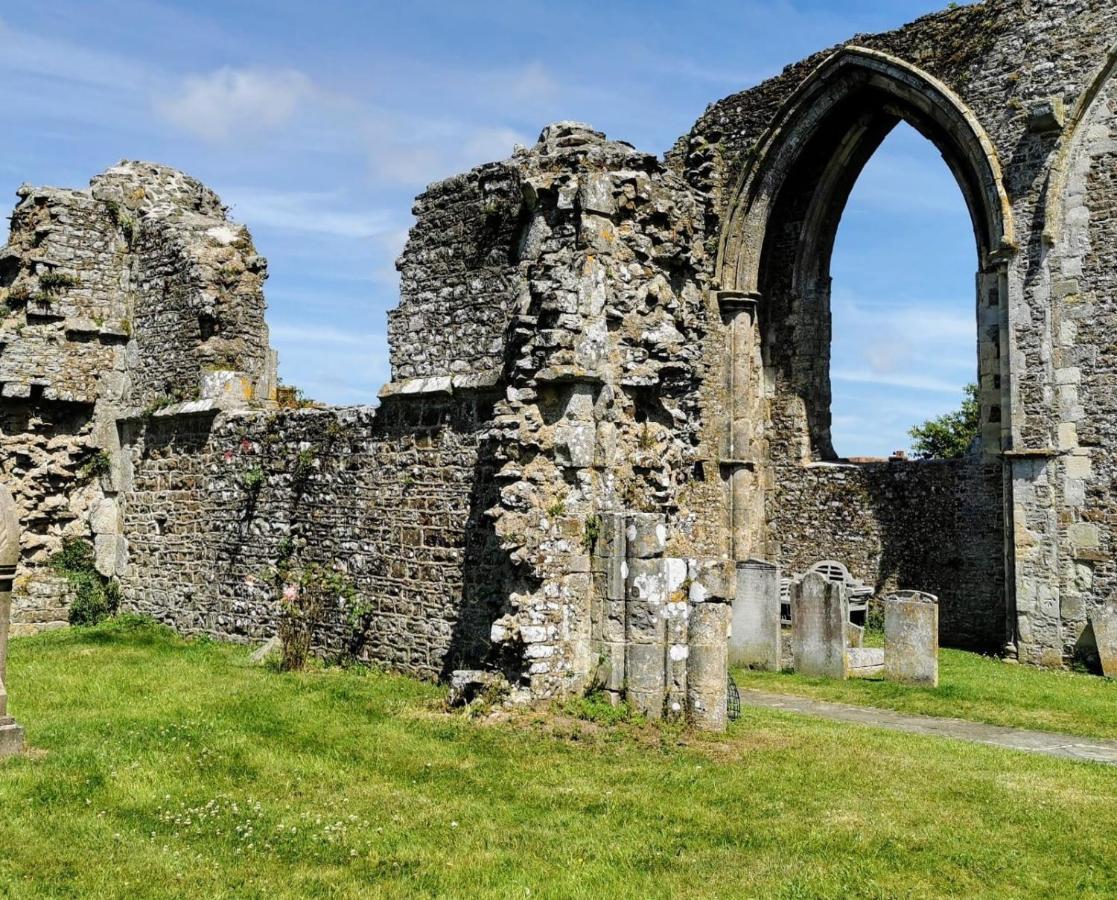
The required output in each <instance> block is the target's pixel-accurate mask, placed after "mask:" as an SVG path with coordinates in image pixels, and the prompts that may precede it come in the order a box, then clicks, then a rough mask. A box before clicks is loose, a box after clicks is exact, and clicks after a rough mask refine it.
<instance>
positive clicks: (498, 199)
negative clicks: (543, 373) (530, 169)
mask: <svg viewBox="0 0 1117 900" xmlns="http://www.w3.org/2000/svg"><path fill="white" fill-rule="evenodd" d="M519 179H520V173H519V170H518V169H517V167H516V166H514V165H510V164H508V163H492V164H490V165H486V166H481V167H479V168H477V169H474V170H473V171H472V172H468V173H466V174H464V175H458V176H456V177H454V178H449V179H447V180H446V181H442V182H439V183H437V184H434V185H431V187H430V188H428V189H427V191H426V192H425V193H423V194H422V195H420V196H419V198H418V199H417V200H416V203H415V207H414V209H413V210H412V212H413V213H414V215H415V217H416V222H415V227H414V228H413V229H412V231H411V235H410V237H409V239H408V242H407V246H406V248H405V249H404V251H403V255H402V256H401V257H400V259H399V262H398V264H397V266H398V268H399V270H400V295H401V302H400V305H399V307H398V308H397V309H394V310H392V311H391V312H389V313H388V345H389V348H390V350H391V360H392V375H393V378H394V379H395V380H397V381H402V380H406V379H413V378H430V377H449V376H463V375H468V376H478V377H482V378H483V377H485V376H491V377H492V378H499V376H500V374H501V372H502V370H503V367H504V342H505V331H506V328H507V326H508V321H509V319H510V318H511V317H512V314H513V311H514V308H515V304H516V301H517V286H516V284H515V283H514V281H515V271H516V269H515V264H516V254H517V251H518V247H517V242H518V240H519V237H520V231H519V226H520V224H521V223H520V219H519V210H520V206H521V203H522V198H521V196H520V183H519ZM434 335H437V336H438V339H437V340H432V336H434Z"/></svg>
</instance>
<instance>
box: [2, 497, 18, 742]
mask: <svg viewBox="0 0 1117 900" xmlns="http://www.w3.org/2000/svg"><path fill="white" fill-rule="evenodd" d="M17 562H19V518H18V516H17V515H16V505H15V503H14V502H13V500H12V495H11V494H10V493H8V489H7V488H6V487H4V485H2V484H0V757H3V756H11V755H13V754H16V753H19V752H20V751H21V750H22V749H23V728H21V727H20V726H19V725H17V724H16V721H15V719H13V718H12V717H11V716H9V715H8V692H7V689H6V688H5V687H4V677H5V673H6V671H7V662H8V622H9V619H10V618H11V612H12V579H14V578H15V574H16V563H17Z"/></svg>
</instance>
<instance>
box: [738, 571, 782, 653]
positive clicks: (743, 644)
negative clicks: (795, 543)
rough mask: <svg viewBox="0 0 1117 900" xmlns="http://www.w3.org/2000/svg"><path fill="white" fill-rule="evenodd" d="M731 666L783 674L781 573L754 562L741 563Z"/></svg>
mask: <svg viewBox="0 0 1117 900" xmlns="http://www.w3.org/2000/svg"><path fill="white" fill-rule="evenodd" d="M732 622H733V627H732V633H731V635H730V638H729V663H730V665H735V666H752V667H754V668H759V669H767V670H768V671H770V672H778V671H779V670H780V570H779V568H778V567H777V566H774V565H772V564H771V563H766V562H763V561H761V560H758V559H750V560H746V561H745V562H739V563H737V590H736V594H735V596H734V598H733V619H732Z"/></svg>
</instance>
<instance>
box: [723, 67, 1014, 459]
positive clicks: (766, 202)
mask: <svg viewBox="0 0 1117 900" xmlns="http://www.w3.org/2000/svg"><path fill="white" fill-rule="evenodd" d="M920 79H924V80H923V81H921V80H920ZM793 101H794V102H791V103H789V104H788V106H787V108H786V109H785V111H784V113H783V114H782V118H778V119H777V121H776V123H775V124H774V125H773V126H772V128H770V129H769V131H768V132H767V134H766V136H765V137H764V138H763V139H762V140H761V141H760V142H758V144H757V148H756V150H755V151H754V153H755V161H754V163H753V165H752V168H751V170H750V171H749V172H748V173H746V176H745V177H744V178H743V179H742V182H741V184H740V185H739V188H738V193H737V196H736V199H735V201H734V207H733V208H732V209H731V211H730V214H729V221H728V222H727V226H726V228H725V229H724V232H723V237H722V246H721V253H720V258H719V276H720V281H721V284H722V287H723V289H724V290H732V291H735V292H738V293H740V294H742V295H745V296H749V297H752V298H753V300H754V301H755V304H756V314H755V316H754V317H752V318H751V319H750V320H749V321H750V323H755V326H753V325H751V324H750V326H749V327H752V328H753V331H754V335H753V337H752V338H751V340H752V341H753V342H754V344H755V347H754V349H753V350H752V351H747V350H746V351H744V352H746V353H749V354H751V355H753V356H755V357H757V358H758V359H759V366H758V368H759V372H758V373H757V374H759V375H760V376H761V377H758V378H753V379H751V380H749V389H750V390H751V391H752V392H753V394H754V396H751V397H735V398H734V400H733V402H734V404H735V405H736V407H735V409H734V411H733V412H732V414H731V415H732V417H733V418H734V419H738V418H743V413H742V412H741V407H749V408H752V409H753V410H756V411H760V412H761V413H762V414H763V415H764V416H765V417H766V419H767V421H766V423H765V427H764V435H765V438H764V441H763V445H762V446H759V447H757V448H755V451H754V452H751V453H749V454H747V455H749V456H751V457H756V458H764V457H767V461H768V462H769V463H771V464H774V465H781V464H798V465H804V464H811V463H818V462H828V463H835V462H840V461H842V457H840V456H839V455H838V453H837V452H836V451H835V448H834V446H833V440H832V435H831V396H832V389H831V371H830V360H831V345H832V319H831V308H830V301H831V289H832V279H831V271H830V263H831V256H832V253H833V249H834V242H835V238H836V235H837V231H838V227H839V224H840V221H841V217H842V213H843V211H844V209H845V206H846V202H847V200H848V198H849V195H850V193H851V191H852V190H853V187H854V184H855V182H856V181H857V179H858V177H859V176H860V174H861V172H862V170H863V168H864V167H865V165H866V163H868V161H869V159H870V158H871V157H872V156H873V155H874V154H875V153H876V151H877V149H878V148H879V147H880V145H881V143H882V142H883V141H884V140H885V139H886V138H887V137H888V135H889V134H890V133H891V132H892V131H893V130H894V129H895V128H896V127H897V126H898V125H899V124H900V123H902V122H903V123H906V124H907V125H909V126H911V127H912V128H913V129H915V131H917V132H918V133H919V134H921V135H922V136H923V137H924V138H926V139H927V140H929V141H930V142H931V143H932V144H933V145H934V146H935V147H936V148H937V150H938V151H939V153H940V155H941V156H942V158H943V160H944V162H945V163H946V165H947V166H948V168H949V169H950V170H951V172H952V174H953V175H954V178H955V180H956V182H957V184H958V187H959V188H960V190H961V193H962V196H963V199H964V200H965V203H966V206H967V208H968V210H969V213H970V220H971V223H972V227H973V233H974V238H975V248H976V253H975V256H976V258H977V260H978V265H977V267H976V269H977V274H976V279H975V287H974V290H973V293H972V294H971V296H972V297H973V304H974V308H975V311H976V316H975V317H976V326H977V327H976V334H977V340H976V344H977V346H976V360H977V364H976V366H975V369H976V370H977V371H976V375H977V382H978V385H979V400H980V404H981V436H980V443H981V448H982V454H983V455H984V456H987V457H996V456H999V454H1000V451H1001V448H1002V446H1003V445H1005V435H1006V434H1007V433H1008V430H1009V428H1010V423H1009V422H1008V421H1007V418H1008V417H1007V416H1005V415H1003V413H1002V410H1003V409H1004V408H1006V404H1005V403H1003V402H1002V398H1003V396H1004V395H1005V393H1006V390H1007V384H1006V379H1004V378H1003V377H1002V376H1003V374H1004V371H1005V368H1006V364H1007V361H1006V360H1004V359H1003V358H1002V355H1001V344H1002V335H1003V334H1004V332H1005V330H1006V328H1007V325H1006V322H1005V314H1006V313H1005V304H1004V303H1002V301H1001V297H1002V294H1004V292H1005V291H1006V290H1007V284H1006V274H1005V269H1006V262H1007V260H1008V259H1009V258H1011V254H1012V253H1013V251H1014V246H1013V243H1012V232H1011V213H1010V212H1009V210H1008V203H1007V197H1006V196H1005V194H1004V191H1003V188H1002V187H1001V185H1000V174H999V173H1000V170H999V163H998V162H997V160H996V158H995V154H994V153H993V151H992V149H991V145H990V144H989V142H988V139H987V137H985V136H984V132H982V131H980V126H979V125H977V124H976V121H975V120H973V119H972V116H969V114H968V111H967V110H966V109H965V107H964V106H962V104H961V101H959V100H958V99H957V98H956V97H953V96H952V95H949V94H947V93H946V92H945V89H944V88H943V87H942V86H941V85H939V84H937V83H936V82H933V81H932V80H931V79H930V78H929V77H928V76H924V75H922V73H919V72H918V70H916V69H913V68H911V67H906V65H905V64H902V63H899V62H898V61H894V60H892V59H891V58H889V57H886V56H885V55H884V54H879V53H876V52H875V51H869V50H864V49H861V48H847V49H846V50H844V51H842V52H840V53H838V54H836V55H835V56H834V57H832V58H831V60H830V61H828V62H827V63H825V64H823V66H821V67H819V69H818V70H816V73H815V74H814V75H813V76H812V77H811V79H808V82H807V83H805V85H804V87H803V88H801V89H800V91H799V92H798V95H797V97H796V98H793ZM742 321H744V320H742ZM734 342H735V345H736V344H738V343H740V340H739V339H737V338H735V339H734ZM912 424H913V425H914V424H918V423H917V422H913V423H912ZM737 443H739V442H737ZM738 455H746V454H741V453H738Z"/></svg>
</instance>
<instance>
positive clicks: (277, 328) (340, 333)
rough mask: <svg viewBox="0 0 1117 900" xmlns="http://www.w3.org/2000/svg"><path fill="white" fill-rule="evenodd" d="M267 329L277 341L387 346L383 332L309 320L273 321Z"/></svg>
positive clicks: (352, 345) (349, 345)
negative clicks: (353, 328)
mask: <svg viewBox="0 0 1117 900" xmlns="http://www.w3.org/2000/svg"><path fill="white" fill-rule="evenodd" d="M269 331H270V332H271V336H272V337H273V338H274V339H276V340H277V341H292V342H298V343H307V344H319V345H323V344H325V345H329V346H347V347H374V348H379V347H382V346H387V338H386V337H385V336H384V335H383V334H377V333H375V332H359V331H350V330H348V329H342V328H334V327H332V326H329V325H315V324H312V323H309V322H275V323H273V324H272V325H271V326H270V327H269Z"/></svg>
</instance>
